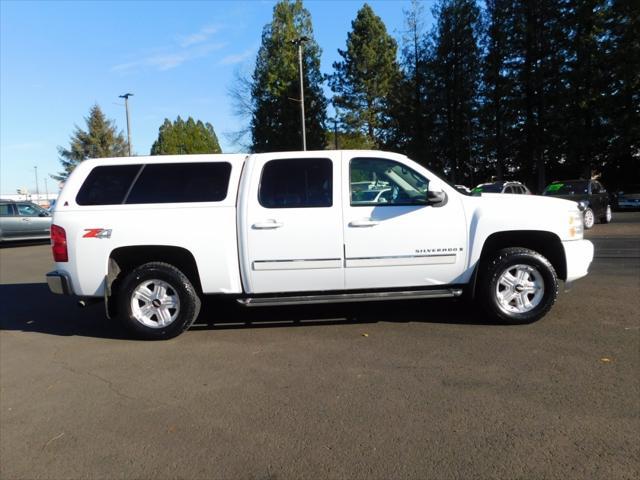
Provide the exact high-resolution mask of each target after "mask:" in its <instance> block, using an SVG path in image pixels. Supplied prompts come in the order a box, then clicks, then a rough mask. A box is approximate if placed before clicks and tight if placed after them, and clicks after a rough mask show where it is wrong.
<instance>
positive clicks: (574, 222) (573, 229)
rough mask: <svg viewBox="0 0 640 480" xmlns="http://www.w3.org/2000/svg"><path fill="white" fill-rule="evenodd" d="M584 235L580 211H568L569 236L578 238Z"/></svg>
mask: <svg viewBox="0 0 640 480" xmlns="http://www.w3.org/2000/svg"><path fill="white" fill-rule="evenodd" d="M583 235H584V223H583V219H582V213H581V212H580V211H579V210H574V211H572V212H569V238H571V239H572V240H580V239H581V238H582V237H583Z"/></svg>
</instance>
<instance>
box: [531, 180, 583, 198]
mask: <svg viewBox="0 0 640 480" xmlns="http://www.w3.org/2000/svg"><path fill="white" fill-rule="evenodd" d="M588 193H589V181H588V180H577V181H571V182H553V183H552V184H551V185H549V186H548V187H547V188H545V189H544V192H542V194H543V195H586V194H588Z"/></svg>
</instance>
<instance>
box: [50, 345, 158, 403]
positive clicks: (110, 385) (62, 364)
mask: <svg viewBox="0 0 640 480" xmlns="http://www.w3.org/2000/svg"><path fill="white" fill-rule="evenodd" d="M59 350H60V349H59V348H56V350H55V351H54V352H53V359H52V363H55V364H57V365H59V366H60V367H61V368H63V369H64V370H67V371H68V372H71V373H74V374H76V375H89V376H90V377H93V378H97V379H98V380H100V381H101V382H103V383H105V384H106V385H107V388H108V389H109V390H111V391H112V392H113V393H115V394H116V395H117V396H119V397H121V398H126V399H128V400H136V401H137V400H140V399H139V398H136V397H132V396H130V395H127V394H126V393H123V392H121V391H120V390H119V389H117V388H116V387H115V386H114V385H113V382H112V381H111V380H109V379H108V378H104V377H102V376H100V375H98V374H97V373H94V372H91V371H89V370H77V369H75V368H73V367H72V366H70V365H69V364H68V363H67V362H65V361H64V360H60V359H56V355H57V354H58V353H59ZM159 403H162V402H159Z"/></svg>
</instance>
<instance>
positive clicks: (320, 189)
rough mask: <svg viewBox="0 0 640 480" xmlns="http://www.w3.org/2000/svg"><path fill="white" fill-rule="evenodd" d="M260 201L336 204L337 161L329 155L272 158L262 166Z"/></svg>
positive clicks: (268, 205)
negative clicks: (334, 202)
mask: <svg viewBox="0 0 640 480" xmlns="http://www.w3.org/2000/svg"><path fill="white" fill-rule="evenodd" d="M258 200H259V202H260V205H262V206H263V207H265V208H317V207H330V206H332V205H333V163H332V162H331V160H329V159H328V158H295V159H285V160H271V161H269V162H267V163H266V164H265V166H264V168H263V169H262V178H261V179H260V189H259V192H258Z"/></svg>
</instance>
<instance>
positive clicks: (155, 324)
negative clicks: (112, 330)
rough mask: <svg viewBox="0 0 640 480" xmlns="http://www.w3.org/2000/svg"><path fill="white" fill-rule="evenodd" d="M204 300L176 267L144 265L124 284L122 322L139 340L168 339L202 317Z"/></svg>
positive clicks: (165, 264)
mask: <svg viewBox="0 0 640 480" xmlns="http://www.w3.org/2000/svg"><path fill="white" fill-rule="evenodd" d="M199 311H200V299H199V298H198V295H197V294H196V292H195V289H194V288H193V285H192V284H191V282H190V281H189V279H188V278H187V277H186V275H184V274H183V273H182V272H181V271H180V270H178V269H177V268H176V267H174V266H173V265H169V264H168V263H162V262H151V263H145V264H144V265H140V266H139V267H137V268H135V269H134V270H133V271H131V272H130V273H129V274H128V275H127V276H126V277H125V279H124V280H123V282H122V284H121V286H120V289H119V294H118V312H119V317H120V320H121V321H122V322H123V323H124V325H125V326H126V327H127V328H128V329H129V330H130V331H131V332H132V333H133V334H134V335H136V336H137V337H140V338H145V339H168V338H173V337H175V336H177V335H180V334H181V333H182V332H183V331H185V330H186V329H187V328H189V327H190V326H191V324H192V323H193V322H194V321H195V320H196V318H197V317H198V313H199Z"/></svg>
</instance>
